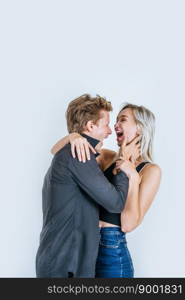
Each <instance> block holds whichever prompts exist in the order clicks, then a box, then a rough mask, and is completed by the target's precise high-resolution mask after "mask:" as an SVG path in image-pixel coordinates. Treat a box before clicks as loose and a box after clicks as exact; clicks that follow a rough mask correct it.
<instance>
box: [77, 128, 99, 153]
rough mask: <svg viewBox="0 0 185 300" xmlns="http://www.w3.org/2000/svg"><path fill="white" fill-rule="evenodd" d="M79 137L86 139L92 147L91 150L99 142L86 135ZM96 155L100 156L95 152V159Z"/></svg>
mask: <svg viewBox="0 0 185 300" xmlns="http://www.w3.org/2000/svg"><path fill="white" fill-rule="evenodd" d="M81 135H82V136H83V137H85V138H86V139H87V141H88V142H89V143H90V144H91V146H93V148H95V147H96V145H97V144H98V143H99V142H100V140H97V139H95V138H93V137H91V136H89V135H87V134H85V133H81ZM95 150H96V149H95ZM98 155H100V153H99V152H97V153H96V154H95V157H96V156H98Z"/></svg>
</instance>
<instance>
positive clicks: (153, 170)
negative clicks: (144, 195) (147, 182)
mask: <svg viewBox="0 0 185 300" xmlns="http://www.w3.org/2000/svg"><path fill="white" fill-rule="evenodd" d="M161 173H162V171H161V168H160V166H159V165H157V164H156V163H153V162H149V163H147V164H145V165H144V167H143V168H142V170H141V174H142V175H144V176H149V175H153V176H155V177H156V176H157V177H160V176H161Z"/></svg>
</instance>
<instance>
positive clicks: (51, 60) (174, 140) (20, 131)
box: [0, 0, 185, 277]
mask: <svg viewBox="0 0 185 300" xmlns="http://www.w3.org/2000/svg"><path fill="white" fill-rule="evenodd" d="M184 9H185V2H184V1H183V0H182V1H179V0H174V1H170V0H166V1H165V0H145V1H144V0H135V1H134V0H127V1H124V0H93V1H92V0H91V1H90V0H60V1H59V0H58V1H57V0H52V1H48V0H43V1H41V0H36V1H35V0H30V1H25V0H22V1H20V0H17V1H1V4H0V30H1V37H0V40H1V47H0V52H1V53H0V60H1V61H0V63H1V64H0V65H1V67H0V83H1V88H0V99H1V106H0V122H1V124H0V128H1V147H0V151H1V153H0V158H1V163H0V168H1V172H0V176H1V178H0V183H1V189H0V201H1V206H0V208H1V209H0V230H1V232H0V236H1V246H0V276H1V277H35V255H36V251H37V248H38V243H39V234H40V230H41V226H42V210H41V189H42V184H43V178H44V175H45V173H46V171H47V169H48V167H49V165H50V162H51V159H52V155H51V154H50V148H51V147H52V145H53V144H54V143H55V142H56V141H57V140H58V139H60V138H61V137H62V136H64V135H66V133H67V130H66V124H65V123H66V122H65V110H66V108H67V105H68V104H69V102H70V101H71V100H73V98H75V97H77V96H79V95H81V94H83V93H86V92H88V93H91V94H92V95H95V94H100V95H102V96H106V98H107V99H108V100H110V101H111V102H112V104H113V107H114V112H113V113H112V114H111V126H112V129H113V124H114V121H115V119H116V115H117V112H118V111H119V109H120V107H121V105H122V103H123V102H125V101H129V102H131V103H136V104H139V105H141V104H142V105H145V106H146V107H148V108H149V109H151V110H152V111H153V112H154V114H155V116H156V136H155V162H156V163H157V164H159V165H160V166H161V168H162V173H163V176H162V182H161V186H160V190H159V192H158V194H157V197H156V198H155V200H154V203H153V205H152V207H151V208H150V210H149V212H148V213H147V215H146V217H145V219H144V221H143V223H142V224H141V225H140V226H139V227H138V228H137V229H136V230H135V231H133V232H131V233H129V234H127V239H128V247H129V249H130V252H131V255H132V258H133V263H134V266H135V277H185V259H184V254H185V239H184V236H185V235H184V228H185V226H184V225H185V221H184V220H185V204H184V203H185V197H184V189H185V184H184V170H185V164H184V146H185V145H184V119H185V112H184V108H185V106H184V101H185V97H184V96H185V86H184V82H185V81H184V79H185V76H184V75H185V44H184V28H185V19H184ZM104 147H106V148H110V149H115V150H116V149H117V146H116V143H115V134H113V135H112V136H111V137H110V138H108V139H107V140H106V141H105V144H104Z"/></svg>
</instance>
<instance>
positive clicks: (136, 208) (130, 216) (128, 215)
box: [121, 164, 161, 232]
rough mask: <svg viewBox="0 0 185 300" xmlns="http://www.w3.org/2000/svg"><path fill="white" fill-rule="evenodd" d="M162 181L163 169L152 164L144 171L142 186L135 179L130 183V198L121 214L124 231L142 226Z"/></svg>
mask: <svg viewBox="0 0 185 300" xmlns="http://www.w3.org/2000/svg"><path fill="white" fill-rule="evenodd" d="M160 179H161V169H160V168H159V166H157V165H155V164H150V165H147V166H146V167H145V168H144V169H143V174H142V177H141V182H140V184H138V181H137V180H135V179H134V178H133V179H131V181H129V183H130V186H129V191H128V197H127V201H126V204H125V208H124V210H123V211H122V213H121V229H122V231H124V232H130V231H132V230H133V229H135V228H136V227H137V226H138V225H139V224H141V222H142V220H143V218H144V216H145V214H146V212H147V211H148V209H149V207H150V206H151V204H152V202H153V200H154V197H155V195H156V193H157V191H158V188H159V185H160Z"/></svg>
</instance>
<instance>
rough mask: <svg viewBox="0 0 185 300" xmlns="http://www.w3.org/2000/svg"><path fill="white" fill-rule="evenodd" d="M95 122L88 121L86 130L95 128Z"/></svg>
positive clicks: (90, 130)
mask: <svg viewBox="0 0 185 300" xmlns="http://www.w3.org/2000/svg"><path fill="white" fill-rule="evenodd" d="M94 125H95V124H94V122H93V121H92V120H90V121H88V122H87V124H86V130H87V131H89V132H92V130H93V129H94Z"/></svg>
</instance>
